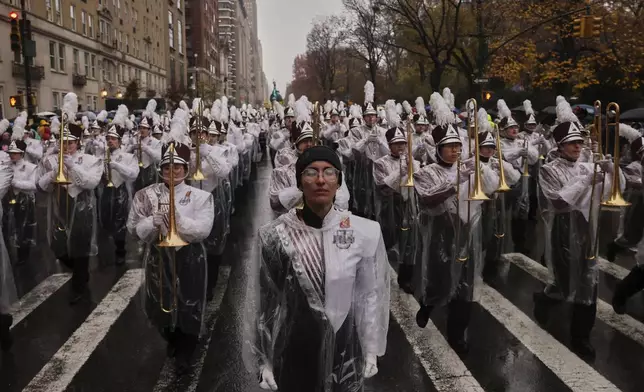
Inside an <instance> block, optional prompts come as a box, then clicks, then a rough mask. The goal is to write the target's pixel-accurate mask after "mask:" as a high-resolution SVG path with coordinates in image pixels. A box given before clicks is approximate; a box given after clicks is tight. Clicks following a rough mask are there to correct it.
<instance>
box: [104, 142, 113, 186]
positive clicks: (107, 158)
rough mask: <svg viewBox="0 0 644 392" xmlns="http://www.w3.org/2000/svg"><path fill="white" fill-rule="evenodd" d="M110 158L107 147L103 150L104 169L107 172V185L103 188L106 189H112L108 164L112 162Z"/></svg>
mask: <svg viewBox="0 0 644 392" xmlns="http://www.w3.org/2000/svg"><path fill="white" fill-rule="evenodd" d="M111 156H112V154H111V152H110V146H109V145H108V146H106V148H105V169H106V171H107V185H105V186H106V187H107V188H114V183H113V182H112V168H110V162H111V161H112V159H111Z"/></svg>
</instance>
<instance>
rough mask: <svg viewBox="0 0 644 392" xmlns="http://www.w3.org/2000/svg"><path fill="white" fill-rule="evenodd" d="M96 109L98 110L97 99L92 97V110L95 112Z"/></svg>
mask: <svg viewBox="0 0 644 392" xmlns="http://www.w3.org/2000/svg"><path fill="white" fill-rule="evenodd" d="M96 108H98V97H97V96H93V97H92V109H93V110H94V111H96Z"/></svg>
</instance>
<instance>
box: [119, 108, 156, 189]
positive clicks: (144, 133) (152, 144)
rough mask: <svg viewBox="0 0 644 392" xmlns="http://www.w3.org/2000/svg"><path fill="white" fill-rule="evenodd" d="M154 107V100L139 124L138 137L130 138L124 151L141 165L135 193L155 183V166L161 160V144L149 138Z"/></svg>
mask: <svg viewBox="0 0 644 392" xmlns="http://www.w3.org/2000/svg"><path fill="white" fill-rule="evenodd" d="M156 106H157V101H155V100H154V99H151V100H150V101H149V102H148V105H147V107H146V108H145V111H144V112H143V116H142V118H141V122H140V123H139V136H138V137H137V138H130V140H131V143H130V145H129V146H128V148H127V149H126V152H129V153H132V154H134V155H135V156H136V157H137V159H138V161H139V162H140V163H143V165H142V166H141V167H140V169H139V176H138V177H137V179H136V183H135V187H134V189H135V191H138V190H140V189H143V188H145V187H147V186H148V185H150V184H154V183H156V182H157V174H158V173H157V164H158V163H159V161H160V160H161V142H160V141H159V140H158V139H156V138H153V137H151V136H150V129H151V128H152V126H153V120H152V113H154V111H155V110H156ZM139 147H140V150H139Z"/></svg>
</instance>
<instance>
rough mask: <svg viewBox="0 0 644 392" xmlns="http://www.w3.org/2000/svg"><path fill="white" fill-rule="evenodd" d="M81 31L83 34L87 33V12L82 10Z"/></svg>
mask: <svg viewBox="0 0 644 392" xmlns="http://www.w3.org/2000/svg"><path fill="white" fill-rule="evenodd" d="M81 32H82V34H83V35H85V36H86V35H87V13H86V12H85V11H81Z"/></svg>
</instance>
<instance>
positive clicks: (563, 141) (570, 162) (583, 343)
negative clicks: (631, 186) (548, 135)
mask: <svg viewBox="0 0 644 392" xmlns="http://www.w3.org/2000/svg"><path fill="white" fill-rule="evenodd" d="M557 122H558V123H559V125H557V127H556V128H555V129H554V131H553V135H554V138H555V140H556V141H557V143H558V145H559V157H558V158H556V159H554V160H553V161H551V162H548V163H546V164H545V165H543V167H542V169H541V173H540V176H539V187H540V190H541V194H540V198H541V202H540V206H541V213H542V214H543V219H544V221H545V222H546V224H545V227H546V230H545V232H544V235H545V240H546V248H545V249H546V252H545V259H546V263H547V265H548V269H549V270H550V274H551V276H552V277H553V278H554V281H553V282H552V283H551V284H549V285H548V286H547V287H546V288H545V290H544V291H543V292H542V293H535V295H534V301H535V309H534V313H535V317H536V318H537V320H538V321H539V322H540V323H546V322H547V320H548V307H549V305H550V304H553V303H556V302H560V301H562V300H568V301H570V302H572V304H573V305H572V319H571V323H570V335H571V345H572V348H573V350H574V351H576V352H577V353H578V354H580V355H582V356H585V357H590V358H593V357H594V355H595V350H594V348H593V346H592V345H591V343H590V332H591V330H592V328H593V326H594V325H595V316H596V313H597V282H598V279H599V276H598V269H597V258H596V257H589V254H590V253H591V252H592V253H594V249H592V248H593V246H592V243H593V242H594V239H592V238H591V237H592V236H593V234H591V233H594V231H595V230H596V229H597V227H596V225H597V221H596V220H595V222H589V216H590V214H591V211H590V210H591V209H593V212H592V215H594V216H595V217H597V216H598V209H599V202H600V200H601V199H602V198H603V197H604V196H605V195H601V194H600V193H601V189H602V186H601V183H602V177H603V178H604V179H605V185H604V189H605V192H604V193H605V194H610V190H611V188H612V186H611V184H612V181H613V178H612V173H613V163H612V162H611V161H609V160H602V161H599V166H600V167H601V168H602V170H603V173H602V172H597V173H595V170H594V164H592V163H589V162H580V161H579V157H580V154H581V150H582V145H583V143H584V138H583V136H582V134H581V130H580V128H579V127H578V126H577V125H576V116H575V115H574V113H573V112H572V109H571V108H570V104H568V102H565V100H564V101H562V102H560V103H559V104H558V105H557ZM604 173H605V174H604ZM621 184H622V185H623V184H624V180H623V179H622V182H621ZM593 186H594V187H595V190H594V193H593V192H592V188H593ZM591 194H593V195H595V196H594V199H591ZM591 203H592V204H591ZM589 225H592V230H591V227H590V226H589Z"/></svg>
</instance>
